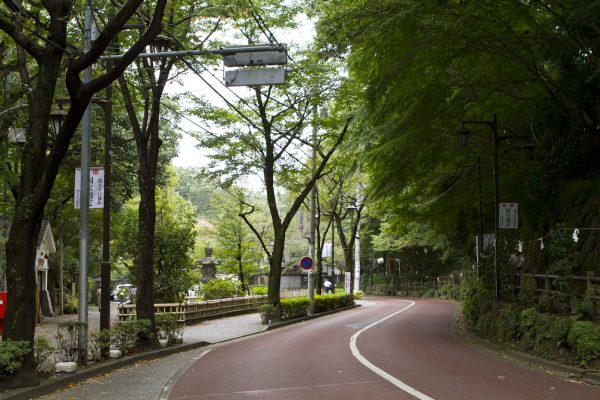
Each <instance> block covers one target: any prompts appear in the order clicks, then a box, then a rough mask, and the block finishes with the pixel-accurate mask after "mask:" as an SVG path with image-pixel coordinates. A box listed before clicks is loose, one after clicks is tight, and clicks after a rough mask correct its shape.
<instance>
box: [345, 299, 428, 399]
mask: <svg viewBox="0 0 600 400" xmlns="http://www.w3.org/2000/svg"><path fill="white" fill-rule="evenodd" d="M402 301H407V302H409V303H410V304H409V305H407V306H406V307H404V308H403V309H401V310H399V311H396V312H395V313H393V314H390V315H388V316H387V317H385V318H382V319H380V320H379V321H375V322H373V323H372V324H370V325H368V326H365V327H364V328H362V329H361V330H360V331H358V332H356V333H355V334H354V335H352V337H351V338H350V350H351V351H352V355H353V356H354V357H355V358H356V359H357V360H358V361H360V362H361V364H363V365H364V366H365V367H367V368H369V369H370V370H371V371H373V372H375V373H376V374H377V375H379V376H381V377H382V378H383V379H385V380H386V381H388V382H390V383H391V384H392V385H394V386H396V387H398V388H400V389H401V390H403V391H405V392H406V393H408V394H410V395H412V396H414V397H416V398H417V399H419V400H434V399H433V398H431V397H429V396H427V395H426V394H424V393H421V392H419V391H418V390H417V389H415V388H412V387H410V386H408V385H407V384H406V383H404V382H402V381H401V380H399V379H396V378H395V377H393V376H392V375H390V374H388V373H387V372H385V371H384V370H382V369H380V368H378V367H376V366H375V365H373V364H372V363H371V362H370V361H369V360H367V359H366V358H365V357H363V355H362V354H360V351H358V347H357V346H356V340H357V339H358V336H359V335H360V334H361V333H363V332H364V331H366V330H367V329H370V328H372V327H374V326H375V325H377V324H379V323H381V322H383V321H385V320H387V319H389V318H392V317H394V316H396V315H398V314H400V313H401V312H402V311H405V310H408V309H409V308H411V307H412V306H414V305H415V302H414V301H410V300H402Z"/></svg>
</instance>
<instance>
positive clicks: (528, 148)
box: [521, 141, 537, 161]
mask: <svg viewBox="0 0 600 400" xmlns="http://www.w3.org/2000/svg"><path fill="white" fill-rule="evenodd" d="M536 147H537V146H536V145H535V144H533V143H531V142H530V141H527V143H525V144H524V145H523V146H521V150H522V152H523V158H524V159H525V160H527V161H531V160H532V159H533V151H534V150H535V148H536Z"/></svg>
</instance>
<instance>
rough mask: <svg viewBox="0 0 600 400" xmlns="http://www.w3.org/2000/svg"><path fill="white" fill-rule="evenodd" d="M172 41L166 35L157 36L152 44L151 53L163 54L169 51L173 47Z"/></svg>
mask: <svg viewBox="0 0 600 400" xmlns="http://www.w3.org/2000/svg"><path fill="white" fill-rule="evenodd" d="M172 41H173V40H172V39H171V38H170V37H168V36H166V35H162V34H159V35H156V37H155V38H154V40H153V41H152V43H151V44H150V51H151V52H153V53H162V52H165V51H168V50H169V49H170V47H171V43H172Z"/></svg>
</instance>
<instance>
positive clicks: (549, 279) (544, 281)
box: [515, 271, 600, 314]
mask: <svg viewBox="0 0 600 400" xmlns="http://www.w3.org/2000/svg"><path fill="white" fill-rule="evenodd" d="M523 277H531V278H533V279H535V289H536V292H537V294H538V296H540V295H542V294H544V293H548V294H553V295H556V294H560V293H561V291H560V290H557V285H556V281H557V280H558V279H559V278H560V276H558V275H552V274H550V272H549V271H546V273H545V274H528V273H520V274H519V273H517V274H515V278H516V279H518V280H519V283H518V284H517V285H516V288H517V289H518V290H521V285H520V284H521V283H522V280H521V278H523ZM566 282H567V284H568V286H569V289H570V290H572V291H573V292H574V293H576V294H577V295H578V296H579V297H583V296H584V295H585V294H588V295H589V296H590V298H591V300H592V301H594V304H595V308H596V313H597V314H600V277H597V276H596V274H595V273H594V271H587V273H586V275H585V276H572V277H570V278H569V279H567V281H566Z"/></svg>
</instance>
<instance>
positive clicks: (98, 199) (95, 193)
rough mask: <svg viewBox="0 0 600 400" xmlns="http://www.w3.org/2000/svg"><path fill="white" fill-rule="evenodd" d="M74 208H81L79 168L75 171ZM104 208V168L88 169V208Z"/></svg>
mask: <svg viewBox="0 0 600 400" xmlns="http://www.w3.org/2000/svg"><path fill="white" fill-rule="evenodd" d="M74 196H75V198H74V200H75V208H76V209H79V208H81V168H76V169H75V194H74ZM103 207H104V168H102V167H92V168H90V208H103Z"/></svg>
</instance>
